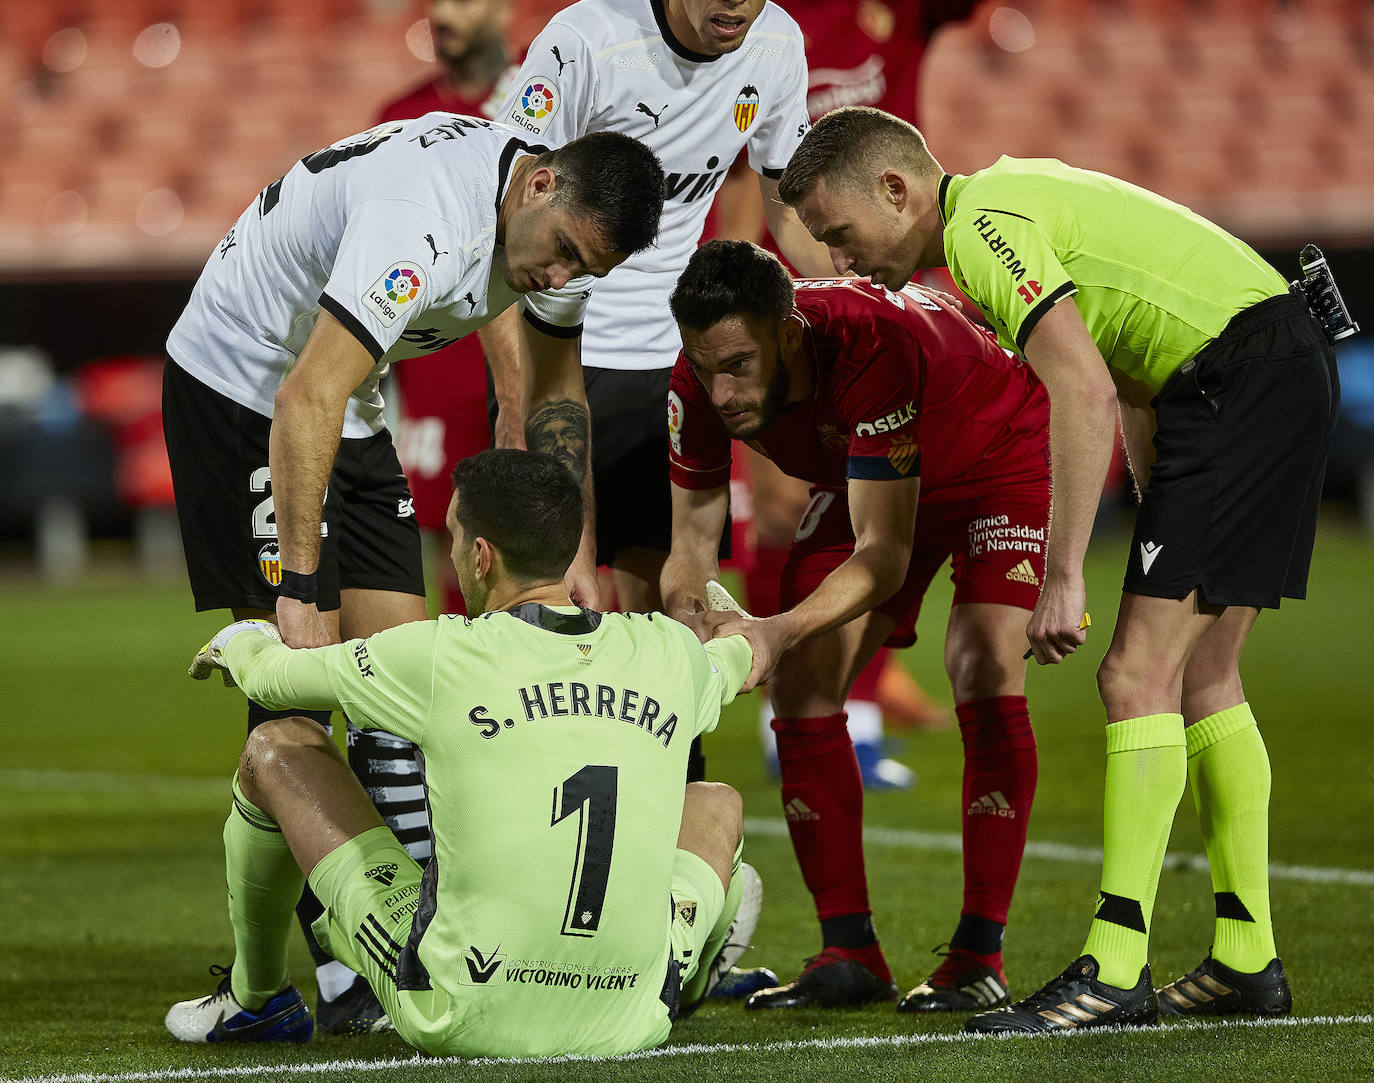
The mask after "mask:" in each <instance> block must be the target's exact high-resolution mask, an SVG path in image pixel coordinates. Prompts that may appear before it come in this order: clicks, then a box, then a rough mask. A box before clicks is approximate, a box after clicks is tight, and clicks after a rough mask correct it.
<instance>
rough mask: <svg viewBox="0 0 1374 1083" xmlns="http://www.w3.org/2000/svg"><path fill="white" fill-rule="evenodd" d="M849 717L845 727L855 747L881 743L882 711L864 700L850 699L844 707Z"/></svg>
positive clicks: (874, 704)
mask: <svg viewBox="0 0 1374 1083" xmlns="http://www.w3.org/2000/svg"><path fill="white" fill-rule="evenodd" d="M844 709H845V713H847V714H848V715H849V721H848V722H847V723H846V727H847V728H848V730H849V739H850V740H851V741H853V742H854V743H855V744H856V745H881V744H882V743H883V709H882V708H881V707H879V706H878V705H877V704H876V703H873V702H871V701H870V700H866V699H851V700H849V701H848V702H846V703H845V705H844Z"/></svg>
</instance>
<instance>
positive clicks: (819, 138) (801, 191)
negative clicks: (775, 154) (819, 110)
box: [778, 105, 939, 207]
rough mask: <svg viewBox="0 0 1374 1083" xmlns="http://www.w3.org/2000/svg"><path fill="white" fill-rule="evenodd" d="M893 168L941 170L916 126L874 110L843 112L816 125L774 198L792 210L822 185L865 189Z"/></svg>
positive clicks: (796, 152) (794, 154)
mask: <svg viewBox="0 0 1374 1083" xmlns="http://www.w3.org/2000/svg"><path fill="white" fill-rule="evenodd" d="M894 165H897V166H903V167H905V168H907V169H910V170H912V171H913V172H916V173H921V174H925V173H929V172H931V171H932V170H934V169H938V168H939V166H938V164H937V163H936V162H935V159H934V158H932V157H931V156H930V151H929V150H928V149H927V148H926V139H925V136H923V135H922V134H921V133H920V132H919V131H918V130H917V129H916V127H915V126H914V125H911V124H908V123H907V122H906V121H904V120H902V119H901V118H900V117H894V116H893V115H892V114H891V113H884V112H883V111H882V110H881V109H874V108H873V107H872V106H868V105H849V106H845V107H844V108H843V109H835V110H833V111H832V112H829V113H826V114H825V116H823V117H821V119H820V120H818V121H816V123H815V125H814V126H813V127H812V128H811V130H810V131H809V132H807V133H806V136H805V138H803V139H802V141H801V144H800V145H799V146H798V147H797V149H796V150H794V151H793V152H792V158H791V160H790V161H789V162H788V163H787V168H786V169H784V170H783V171H782V176H781V177H779V178H778V198H779V199H781V200H782V201H783V202H784V203H786V204H787V205H788V206H789V207H791V206H796V204H797V203H798V202H800V201H801V200H803V199H805V198H806V197H807V196H808V195H810V194H811V191H812V190H813V189H814V188H815V187H816V185H817V184H818V183H819V182H820V181H825V182H826V184H827V185H829V186H830V187H832V188H843V187H846V186H858V185H863V184H865V183H868V182H869V181H870V180H871V179H872V178H876V177H877V176H878V175H879V174H881V173H882V171H883V169H885V168H887V167H888V166H894Z"/></svg>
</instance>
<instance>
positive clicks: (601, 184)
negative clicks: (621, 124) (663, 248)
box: [535, 132, 663, 256]
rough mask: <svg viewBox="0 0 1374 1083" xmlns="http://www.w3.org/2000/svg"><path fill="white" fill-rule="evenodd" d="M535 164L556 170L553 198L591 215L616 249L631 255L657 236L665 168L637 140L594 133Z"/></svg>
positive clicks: (549, 153) (604, 238)
mask: <svg viewBox="0 0 1374 1083" xmlns="http://www.w3.org/2000/svg"><path fill="white" fill-rule="evenodd" d="M535 164H536V165H538V166H539V167H540V168H544V167H547V168H549V169H552V170H553V175H554V177H555V178H556V181H557V184H556V187H555V188H554V197H553V202H554V203H555V204H556V205H558V206H560V207H563V208H564V209H565V210H567V211H569V212H570V213H572V214H577V215H585V216H586V217H588V218H590V219H591V220H592V222H593V224H594V225H595V226H596V230H597V232H598V233H600V234H601V237H602V239H603V240H604V241H605V242H606V244H607V246H608V247H609V248H610V250H611V251H612V252H622V253H624V254H625V255H627V256H630V255H633V254H634V253H636V252H638V251H640V250H641V249H644V248H648V247H649V246H650V245H651V244H653V243H654V240H655V239H656V238H657V237H658V220H659V218H661V217H662V215H663V167H662V166H661V165H660V164H659V161H658V157H657V156H656V155H655V154H654V152H653V151H651V150H650V149H649V148H648V147H646V146H645V145H644V144H643V143H641V142H640V141H639V140H638V139H631V138H630V137H629V136H628V135H621V134H620V133H619V132H592V133H591V134H590V135H584V136H582V137H581V138H580V139H574V140H573V141H572V142H571V143H569V144H567V146H564V147H560V148H559V149H558V150H553V151H549V152H548V153H546V154H541V155H540V156H539V157H538V158H537V159H536V163H535Z"/></svg>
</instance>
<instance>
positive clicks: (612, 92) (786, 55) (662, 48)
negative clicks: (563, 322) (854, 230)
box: [496, 0, 810, 369]
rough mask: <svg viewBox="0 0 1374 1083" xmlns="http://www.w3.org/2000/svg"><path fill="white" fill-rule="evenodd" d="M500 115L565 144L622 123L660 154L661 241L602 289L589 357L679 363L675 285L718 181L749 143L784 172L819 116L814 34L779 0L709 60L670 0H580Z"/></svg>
mask: <svg viewBox="0 0 1374 1083" xmlns="http://www.w3.org/2000/svg"><path fill="white" fill-rule="evenodd" d="M496 116H497V119H498V120H500V121H501V122H503V123H505V124H510V125H513V126H518V127H521V128H524V129H525V130H526V131H528V132H529V133H530V134H531V135H532V136H537V137H538V138H540V139H542V140H545V141H546V142H550V143H552V144H554V145H556V146H561V145H563V144H564V143H567V142H569V141H570V140H573V139H576V138H577V137H578V136H581V135H585V134H587V133H588V132H598V131H615V132H622V133H624V134H625V135H631V136H634V137H635V138H637V139H639V140H641V141H643V142H644V143H646V144H648V146H650V147H651V148H652V149H653V150H654V152H655V153H656V154H657V155H658V157H659V160H660V161H661V162H662V163H663V172H664V174H665V177H666V185H665V191H664V196H665V200H664V205H663V219H662V222H661V224H660V226H659V235H658V243H657V245H655V246H654V247H652V248H649V249H646V250H645V251H643V252H640V253H638V254H636V255H633V256H631V257H630V258H629V259H628V260H626V261H625V263H623V264H621V265H620V266H619V267H618V268H616V269H615V270H614V271H612V272H611V274H610V275H608V276H607V277H606V279H605V281H603V282H601V283H599V284H598V285H597V290H596V293H595V294H594V295H593V296H592V299H591V302H590V304H589V305H588V308H587V328H586V335H585V337H584V338H583V340H582V362H583V364H585V365H591V366H595V367H598V368H613V369H657V368H671V367H672V365H673V362H674V361H675V360H676V359H677V353H678V350H679V349H680V348H681V342H680V341H679V338H678V333H677V325H676V324H675V323H674V322H673V318H672V315H671V313H670V312H669V310H668V295H669V294H670V293H671V292H672V290H673V287H674V286H675V285H676V284H677V278H678V275H680V274H681V273H682V270H683V268H684V267H686V266H687V261H688V259H690V258H691V255H692V251H693V250H694V249H695V248H696V245H697V242H698V240H699V239H700V238H701V232H702V228H703V226H704V225H705V221H706V215H707V212H708V211H709V210H710V208H711V201H712V200H713V199H714V197H715V192H716V189H717V188H718V187H719V186H720V183H721V181H722V180H723V179H724V177H725V174H726V172H727V171H728V170H729V168H730V166H731V164H733V162H734V161H735V159H736V157H738V155H739V153H740V151H741V149H743V148H746V147H747V148H748V153H749V164H750V166H752V167H753V169H754V170H755V171H757V172H760V173H765V174H767V175H769V176H772V177H778V176H781V174H782V170H783V168H784V167H785V166H786V165H787V162H788V160H789V159H790V158H791V157H792V152H793V151H794V150H795V149H796V147H797V144H798V143H800V142H801V139H802V136H804V135H805V134H806V130H807V128H808V127H809V125H810V121H809V120H808V118H807V112H806V54H805V51H804V49H803V45H802V35H801V31H800V30H799V29H798V28H797V24H796V23H795V22H794V21H793V20H792V18H791V16H789V15H788V14H787V13H786V12H784V11H783V10H782V9H781V8H780V7H778V6H777V5H776V4H773V3H768V4H765V5H764V8H763V12H762V13H761V14H760V15H759V17H758V19H757V20H756V21H755V22H754V24H753V25H752V26H751V27H750V28H749V32H748V35H747V36H746V38H745V40H744V43H743V44H742V45H741V46H740V47H739V48H738V49H736V50H735V51H734V52H732V53H725V54H723V55H720V56H704V55H702V54H699V53H694V52H689V51H688V50H686V49H685V48H684V47H683V46H682V45H681V43H679V42H678V41H677V39H676V38H674V37H673V36H672V34H671V33H670V32H669V30H668V26H667V22H666V18H665V15H664V12H663V4H662V2H661V0H581V2H580V3H576V4H573V5H572V6H571V7H568V8H565V9H564V10H563V11H561V12H559V13H558V14H557V15H555V16H554V17H553V19H552V21H550V23H549V25H548V26H547V27H546V28H545V29H544V31H543V33H541V34H540V35H539V36H538V37H537V38H535V40H534V44H532V45H531V46H530V48H529V52H528V53H527V54H526V57H525V62H524V65H523V67H522V68H521V71H520V75H519V76H518V77H517V78H516V80H515V82H514V83H513V84H512V92H511V97H510V98H509V99H508V100H507V102H506V104H505V106H504V107H503V108H502V109H501V110H500V111H498V113H497V114H496Z"/></svg>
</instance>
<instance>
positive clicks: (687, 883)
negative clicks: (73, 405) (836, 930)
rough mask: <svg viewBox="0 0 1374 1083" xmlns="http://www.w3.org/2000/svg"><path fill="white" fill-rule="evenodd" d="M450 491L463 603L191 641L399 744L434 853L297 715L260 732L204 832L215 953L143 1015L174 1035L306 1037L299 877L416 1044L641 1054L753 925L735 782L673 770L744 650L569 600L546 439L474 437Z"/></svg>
mask: <svg viewBox="0 0 1374 1083" xmlns="http://www.w3.org/2000/svg"><path fill="white" fill-rule="evenodd" d="M454 484H455V486H456V492H455V495H454V497H453V500H452V502H451V504H450V506H449V511H448V523H449V529H450V530H451V531H452V532H453V563H454V567H455V569H456V570H457V573H458V581H459V584H460V586H461V588H462V591H463V596H464V598H465V599H466V602H467V605H468V612H469V613H473V614H480V616H478V617H476V618H475V619H471V620H469V619H467V618H464V617H451V616H450V617H441V618H440V619H439V620H438V621H418V622H415V623H411V624H406V625H402V626H400V627H396V628H391V629H388V630H387V631H384V632H380V633H378V634H376V635H374V636H371V637H370V638H368V639H358V640H352V641H349V642H346V643H342V644H335V645H333V646H328V647H318V648H313V649H309V650H291V649H288V648H287V647H285V646H284V645H283V644H282V643H281V642H280V641H279V639H278V637H277V635H276V634H275V630H274V629H273V628H272V626H270V625H268V624H266V623H263V622H256V621H243V622H240V623H238V624H233V625H230V626H229V627H228V628H226V629H224V630H223V631H222V632H220V634H219V635H217V636H216V637H215V638H214V640H212V641H211V643H210V644H209V645H207V647H206V648H204V649H203V650H202V651H201V653H200V654H198V655H197V656H196V660H195V663H194V664H193V666H192V675H193V676H201V677H204V676H207V675H208V674H209V672H210V671H211V669H213V668H219V669H222V670H224V671H225V672H226V674H227V675H228V676H227V677H226V680H228V679H229V678H232V680H233V681H235V682H237V684H238V685H239V687H241V688H242V689H243V691H244V692H245V693H246V694H247V695H249V696H250V697H252V698H253V699H254V700H256V701H257V702H259V703H265V704H270V705H272V706H273V708H286V707H288V706H292V707H299V708H302V709H311V710H328V709H333V710H337V709H339V708H344V709H346V710H347V711H348V713H349V717H350V718H352V719H353V720H354V721H355V722H357V723H358V724H359V725H361V726H364V727H366V728H379V727H382V726H385V727H386V729H387V730H389V731H390V732H392V733H395V734H397V735H398V736H401V737H404V738H405V739H407V740H410V741H413V742H415V744H416V745H418V746H419V748H420V750H421V752H422V753H423V754H424V762H425V766H426V788H427V793H428V802H429V813H430V823H431V830H432V832H433V840H434V858H433V860H432V861H431V862H430V864H429V865H428V866H427V867H426V868H425V870H424V872H423V874H422V873H421V870H420V866H419V865H417V864H416V862H415V861H414V860H413V859H412V858H411V857H410V856H409V855H408V854H407V853H406V850H405V848H404V847H403V846H402V845H401V844H400V843H399V842H398V841H397V839H396V836H395V835H394V834H393V833H392V832H391V831H390V830H389V829H388V828H387V827H386V826H385V825H384V824H383V822H382V819H381V817H380V816H379V815H378V813H377V811H376V809H375V808H374V807H373V805H372V803H371V802H370V801H369V800H368V799H367V796H366V794H365V793H364V792H363V790H362V787H361V786H360V785H359V784H358V782H357V780H356V779H355V778H354V777H353V775H352V773H351V772H350V771H349V769H348V765H347V764H346V763H345V762H344V760H343V758H342V756H341V755H340V754H339V752H338V750H337V748H336V746H335V745H334V743H333V742H332V741H331V740H330V739H329V737H328V736H327V735H326V734H325V733H324V731H323V730H322V729H320V727H319V726H318V725H316V724H315V723H313V722H311V721H310V720H308V719H304V718H282V719H276V720H272V721H269V722H265V723H263V724H262V725H261V726H259V727H258V728H257V729H255V730H254V731H253V732H252V733H251V734H250V735H249V737H248V741H247V744H246V745H245V747H244V750H243V754H242V756H241V758H240V760H239V768H238V772H237V774H236V775H235V778H234V782H233V796H234V802H233V809H232V810H231V811H230V814H229V819H228V821H227V822H226V823H225V827H224V845H225V858H226V866H227V872H228V886H229V912H230V918H231V921H232V923H233V928H234V947H235V958H234V962H233V966H232V968H231V969H230V970H229V971H228V972H227V973H226V972H224V971H220V973H223V974H224V977H223V980H222V981H221V982H220V985H219V988H218V989H217V990H216V991H215V992H214V993H213V994H211V995H210V996H208V997H205V998H203V999H200V1000H188V1001H185V1002H183V1003H181V1004H177V1005H175V1006H174V1007H173V1008H172V1009H171V1011H170V1012H169V1013H168V1015H167V1027H168V1029H169V1030H170V1031H171V1032H172V1033H173V1034H174V1035H175V1036H176V1037H178V1038H180V1039H182V1040H184V1041H197V1042H205V1041H233V1040H247V1041H260V1040H291V1041H305V1040H308V1039H309V1038H310V1036H311V1033H312V1031H313V1028H314V1021H313V1019H312V1018H311V1016H310V1014H309V1011H308V1009H307V1008H306V1006H305V1003H304V1001H303V1000H302V999H301V996H300V994H299V993H298V992H297V991H296V990H295V988H294V987H293V986H291V985H290V984H288V978H287V972H286V948H287V939H288V934H289V932H290V927H291V924H292V918H293V914H294V907H295V902H296V899H297V898H298V897H299V896H300V892H301V886H302V876H303V874H304V875H305V876H307V877H308V879H309V881H310V886H311V887H312V889H313V890H314V891H315V894H316V895H317V896H318V897H319V899H320V900H321V902H322V903H323V904H324V907H325V911H324V914H323V915H322V916H321V918H320V919H319V920H318V921H316V922H315V928H314V931H315V934H316V936H317V937H318V938H319V940H320V942H321V944H324V945H326V946H327V947H328V948H329V950H330V951H331V952H332V953H333V954H334V956H335V957H336V958H338V959H340V960H341V961H343V962H344V963H346V964H347V965H348V966H350V967H352V968H353V969H355V970H356V971H358V972H359V973H361V974H363V975H364V976H365V977H366V978H367V980H368V982H369V983H370V984H371V986H372V988H373V989H374V990H375V991H376V993H377V996H378V998H379V999H380V1001H381V1003H382V1005H383V1007H384V1008H385V1010H386V1013H387V1015H388V1017H389V1018H390V1019H391V1021H392V1023H393V1024H394V1026H395V1029H396V1031H397V1032H398V1033H399V1034H400V1035H401V1036H402V1037H403V1038H405V1039H406V1041H408V1042H410V1043H411V1044H412V1045H414V1046H415V1047H417V1048H418V1049H421V1050H423V1051H425V1052H427V1053H431V1054H446V1055H460V1056H548V1055H555V1054H566V1053H584V1054H596V1055H610V1054H616V1053H624V1052H627V1051H630V1050H635V1049H643V1048H646V1047H648V1046H652V1045H656V1044H658V1043H659V1042H661V1041H663V1040H664V1038H666V1037H667V1035H668V1031H669V1027H670V1026H671V1023H672V1021H673V1019H674V1018H675V1017H676V1016H677V1014H678V1011H679V1008H680V1007H690V1006H691V1005H692V1004H693V1003H694V1002H695V1001H697V1000H699V999H700V998H701V997H702V996H704V995H705V994H706V993H707V992H708V991H709V985H710V983H711V981H713V980H715V979H717V978H718V977H719V976H720V975H721V974H723V973H724V972H725V971H726V970H727V969H728V968H729V966H730V965H731V964H732V963H733V962H734V959H735V957H737V956H738V954H739V950H740V948H741V946H742V945H743V944H745V943H747V941H748V938H749V936H750V935H751V934H752V932H753V925H754V923H755V922H756V921H757V917H758V913H757V911H758V901H759V898H760V890H759V884H758V878H757V874H755V873H754V872H753V870H752V869H751V868H750V867H749V866H747V865H741V864H740V861H739V856H740V851H741V848H742V842H741V839H742V814H741V802H740V798H739V795H738V794H737V793H736V792H735V791H734V790H732V789H731V788H730V787H728V786H724V785H715V784H709V783H693V784H692V785H688V786H685V790H684V783H683V779H684V777H685V776H686V771H687V749H688V746H689V745H690V744H691V741H692V739H693V738H694V737H695V736H696V735H697V734H699V733H701V732H703V731H706V730H710V729H713V728H714V727H715V725H716V723H717V721H718V719H719V717H720V710H721V707H722V706H723V705H724V704H727V703H729V702H730V701H731V700H732V699H733V698H734V697H735V695H736V693H737V692H738V691H739V689H740V687H741V685H742V684H743V683H744V681H745V678H746V677H747V676H748V672H749V667H750V665H751V662H752V658H751V654H750V649H749V646H748V644H747V643H746V642H745V641H744V640H743V639H740V638H738V637H735V638H733V639H723V640H722V639H716V640H713V641H712V642H710V643H708V644H706V645H705V647H703V646H702V645H701V644H700V643H699V642H698V640H697V637H696V636H695V635H694V634H693V633H692V632H691V631H690V630H689V629H687V628H685V627H683V626H682V625H680V624H677V623H675V622H673V621H669V620H666V619H664V618H663V617H661V616H660V617H651V616H644V615H639V614H633V615H630V614H626V615H621V614H602V613H597V612H593V611H589V610H585V609H579V608H577V607H575V606H573V605H572V604H571V603H570V601H569V598H568V593H567V591H566V590H565V588H564V585H563V583H564V578H563V577H564V573H565V572H566V571H567V568H568V566H569V564H571V563H572V560H573V557H574V555H575V554H576V552H577V547H578V540H579V538H580V536H581V533H582V498H581V494H580V492H579V489H578V486H577V483H576V482H575V481H574V480H573V479H572V476H571V475H570V474H569V473H568V471H567V470H566V469H565V468H564V467H563V466H562V465H560V464H559V463H558V462H557V461H556V460H555V459H553V458H552V457H549V456H546V455H541V454H536V453H533V452H526V451H515V450H503V451H486V452H482V453H480V454H479V455H477V456H475V457H473V458H470V459H467V460H465V461H463V462H461V463H460V464H459V465H458V467H457V469H456V470H455V471H454ZM742 895H745V896H747V900H748V902H747V904H746V908H745V909H740V899H741V896H742ZM737 910H738V911H739V912H738V913H737ZM732 921H734V922H735V924H734V926H733V927H732ZM727 944H728V945H729V946H727Z"/></svg>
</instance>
